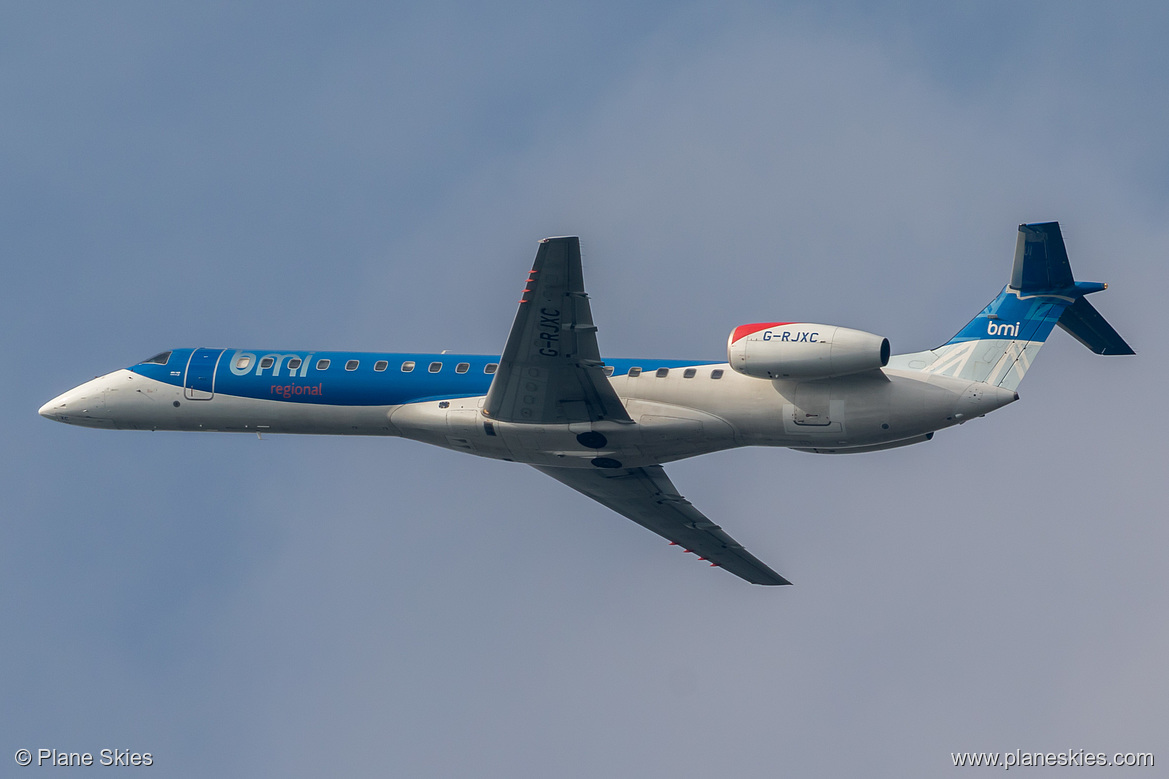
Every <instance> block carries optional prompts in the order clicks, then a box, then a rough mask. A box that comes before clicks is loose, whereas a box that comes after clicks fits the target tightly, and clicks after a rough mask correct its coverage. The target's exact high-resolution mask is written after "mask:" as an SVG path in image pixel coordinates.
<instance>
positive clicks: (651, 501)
mask: <svg viewBox="0 0 1169 779" xmlns="http://www.w3.org/2000/svg"><path fill="white" fill-rule="evenodd" d="M533 467H534V468H535V469H536V470H538V471H540V472H541V473H546V474H548V475H549V476H551V477H552V478H553V479H556V480H557V481H559V482H561V483H563V484H567V485H568V486H569V487H572V488H573V489H574V490H576V491H578V492H581V493H583V494H585V495H587V496H589V497H590V498H592V499H593V500H595V501H597V502H598V503H602V504H604V505H606V506H608V507H609V508H611V509H613V510H614V511H616V512H617V513H618V514H622V515H624V516H626V517H629V518H630V519H632V520H633V521H634V522H636V523H637V524H639V525H641V526H642V527H644V528H647V529H649V530H652V531H653V532H655V533H657V534H658V535H660V536H662V537H664V538H667V539H669V540H670V541H672V542H674V543H675V544H677V545H678V546H681V547H682V548H683V549H685V550H687V551H690V552H693V553H695V554H697V555H698V556H699V557H700V558H704V559H706V560H709V561H710V562H711V563H713V564H715V565H718V566H720V567H722V568H725V569H727V570H728V571H730V572H731V573H733V574H734V575H735V576H739V577H741V578H743V579H746V580H747V581H749V582H751V583H752V584H791V582H789V581H788V580H787V579H785V578H783V577H782V576H780V575H779V574H778V573H776V572H775V571H773V570H771V569H770V568H768V567H767V566H766V565H764V564H763V563H762V562H761V561H760V560H759V559H758V558H756V557H755V556H754V555H752V554H751V553H750V552H748V551H747V550H746V549H744V548H743V546H742V544H740V543H738V542H737V541H735V539H733V538H731V537H730V536H729V535H727V534H726V533H724V532H723V531H722V528H720V527H719V526H718V525H716V524H714V523H713V522H711V521H710V520H709V519H707V518H706V517H705V516H704V515H703V513H702V512H701V511H699V510H698V509H696V508H694V506H693V505H692V504H691V503H690V501H688V500H686V499H685V498H683V497H682V496H681V495H679V494H678V490H677V489H675V488H674V484H673V482H671V481H670V477H669V476H667V475H666V472H665V470H663V468H662V466H660V465H651V466H649V467H646V468H614V469H601V468H595V469H591V470H589V469H585V468H550V467H544V466H539V465H536V466H533Z"/></svg>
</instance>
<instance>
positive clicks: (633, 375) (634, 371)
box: [629, 368, 641, 379]
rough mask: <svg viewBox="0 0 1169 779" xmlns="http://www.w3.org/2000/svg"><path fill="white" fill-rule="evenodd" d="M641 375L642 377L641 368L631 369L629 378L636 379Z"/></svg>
mask: <svg viewBox="0 0 1169 779" xmlns="http://www.w3.org/2000/svg"><path fill="white" fill-rule="evenodd" d="M640 375H641V368H630V369H629V378H631V379H636V378H637V377H638V376H640Z"/></svg>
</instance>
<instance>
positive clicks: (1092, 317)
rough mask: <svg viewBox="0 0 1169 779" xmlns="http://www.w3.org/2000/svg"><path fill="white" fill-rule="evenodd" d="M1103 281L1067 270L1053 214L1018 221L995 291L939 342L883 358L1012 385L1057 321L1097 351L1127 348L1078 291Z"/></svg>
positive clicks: (1098, 286) (1124, 351) (1086, 291)
mask: <svg viewBox="0 0 1169 779" xmlns="http://www.w3.org/2000/svg"><path fill="white" fill-rule="evenodd" d="M1107 288H1108V285H1107V284H1099V283H1095V282H1083V281H1076V280H1075V278H1074V277H1073V276H1072V268H1071V264H1070V263H1069V262H1068V254H1067V249H1066V248H1065V247H1064V243H1063V235H1062V234H1061V233H1060V230H1059V223H1058V222H1043V223H1038V224H1024V225H1019V239H1018V242H1017V243H1016V245H1015V265H1014V268H1013V269H1012V271H1011V281H1010V283H1009V284H1007V286H1006V287H1004V288H1003V291H1002V292H1001V293H999V296H998V297H996V298H995V299H994V300H992V301H991V302H990V304H989V305H988V306H987V307H986V308H984V309H983V310H982V312H981V313H980V314H979V315H978V316H976V317H974V319H972V320H971V321H970V323H969V324H968V325H966V327H964V328H962V330H960V331H959V332H958V334H957V335H955V336H954V337H953V338H951V339H950V340H949V341H948V342H947V343H945V344H943V345H942V346H940V347H938V348H937V349H933V350H931V351H928V352H919V353H917V354H906V355H897V357H894V358H893V359H892V360H890V362H889V364H890V366H891V367H903V368H915V369H918V370H922V371H925V372H927V373H936V374H940V375H943V376H953V377H955V378H960V379H971V380H972V381H981V382H986V383H987V384H994V385H996V386H999V387H1002V388H1004V389H1009V390H1015V389H1017V388H1018V386H1019V382H1020V381H1022V380H1023V375H1024V374H1025V373H1026V372H1027V369H1028V368H1029V367H1030V366H1031V363H1032V362H1033V361H1034V360H1035V355H1036V354H1038V353H1039V349H1040V347H1042V346H1043V343H1044V341H1046V340H1047V336H1048V335H1049V334H1050V333H1051V331H1052V329H1053V328H1054V327H1055V326H1056V325H1057V324H1058V325H1059V326H1060V327H1062V328H1063V329H1064V330H1066V331H1067V332H1069V333H1071V335H1072V336H1073V337H1074V338H1075V339H1076V340H1077V341H1079V342H1080V343H1082V344H1084V345H1085V346H1087V347H1088V348H1089V349H1091V350H1092V351H1094V352H1096V353H1097V354H1133V353H1134V352H1133V350H1132V349H1131V348H1130V347H1129V345H1128V344H1126V343H1125V342H1124V339H1123V338H1121V337H1120V335H1119V334H1118V333H1117V332H1116V331H1115V330H1113V329H1112V327H1111V326H1110V325H1109V324H1108V323H1107V322H1106V321H1104V317H1102V316H1100V314H1099V313H1098V312H1097V311H1096V309H1095V308H1093V307H1092V304H1091V303H1089V302H1088V301H1087V300H1085V299H1084V296H1085V295H1089V294H1091V293H1093V292H1099V291H1100V290H1103V289H1107Z"/></svg>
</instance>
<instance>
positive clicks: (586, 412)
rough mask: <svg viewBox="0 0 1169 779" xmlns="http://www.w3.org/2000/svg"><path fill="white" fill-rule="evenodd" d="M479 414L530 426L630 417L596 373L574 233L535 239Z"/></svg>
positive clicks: (600, 368)
mask: <svg viewBox="0 0 1169 779" xmlns="http://www.w3.org/2000/svg"><path fill="white" fill-rule="evenodd" d="M484 414H485V415H486V416H488V417H490V418H491V419H496V420H499V421H500V422H531V423H536V424H570V423H573V422H598V421H601V420H608V421H612V422H630V423H631V422H632V421H633V420H631V419H630V418H629V415H628V414H627V413H626V412H625V407H624V406H623V405H621V401H620V399H618V397H617V393H616V392H614V391H613V386H612V385H611V384H610V383H609V379H608V377H606V376H605V373H604V363H602V362H601V350H600V348H599V347H598V346H597V328H596V326H595V325H594V324H593V315H592V311H591V309H590V308H589V297H588V295H586V294H585V291H584V274H583V273H582V271H581V264H580V239H578V238H575V237H573V238H545V239H544V240H543V241H540V248H539V249H538V250H537V251H536V261H535V264H533V266H532V271H531V273H530V274H529V275H528V284H527V287H526V288H525V289H524V294H523V299H522V300H520V308H519V311H518V312H517V313H516V317H515V322H514V323H513V324H512V326H511V333H510V334H509V335H508V337H507V344H506V345H505V346H504V348H503V356H502V357H501V358H500V361H499V369H498V371H496V373H495V378H494V379H493V380H492V382H491V388H490V389H489V390H488V392H487V399H486V402H485V403H484Z"/></svg>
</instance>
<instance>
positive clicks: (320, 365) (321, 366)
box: [317, 360, 331, 371]
mask: <svg viewBox="0 0 1169 779" xmlns="http://www.w3.org/2000/svg"><path fill="white" fill-rule="evenodd" d="M330 362H331V360H317V370H318V371H327V370H329V363H330Z"/></svg>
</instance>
